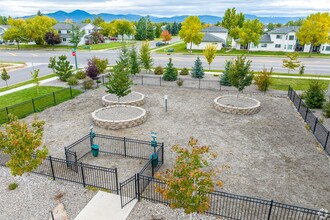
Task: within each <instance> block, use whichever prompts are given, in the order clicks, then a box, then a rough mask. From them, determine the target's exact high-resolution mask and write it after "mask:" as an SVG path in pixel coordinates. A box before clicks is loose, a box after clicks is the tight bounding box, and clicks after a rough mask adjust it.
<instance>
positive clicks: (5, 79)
mask: <svg viewBox="0 0 330 220" xmlns="http://www.w3.org/2000/svg"><path fill="white" fill-rule="evenodd" d="M1 79H2V80H3V81H5V82H6V86H8V83H7V81H8V80H9V79H10V75H9V74H8V73H7V70H6V69H5V68H3V69H2V73H1Z"/></svg>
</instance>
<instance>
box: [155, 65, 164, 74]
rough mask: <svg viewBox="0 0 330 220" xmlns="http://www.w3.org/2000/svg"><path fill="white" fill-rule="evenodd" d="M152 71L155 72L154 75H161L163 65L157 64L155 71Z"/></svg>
mask: <svg viewBox="0 0 330 220" xmlns="http://www.w3.org/2000/svg"><path fill="white" fill-rule="evenodd" d="M154 72H155V75H163V73H164V70H163V67H161V66H157V67H156V68H155V71H154Z"/></svg>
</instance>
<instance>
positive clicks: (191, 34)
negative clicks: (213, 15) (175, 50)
mask: <svg viewBox="0 0 330 220" xmlns="http://www.w3.org/2000/svg"><path fill="white" fill-rule="evenodd" d="M202 28H203V25H202V22H201V21H200V20H199V18H198V16H188V17H187V18H185V19H184V21H183V22H182V27H181V30H180V31H179V36H180V38H181V39H182V40H183V41H184V42H185V43H186V44H188V43H190V52H192V50H191V48H192V44H193V43H194V44H196V45H199V44H200V43H201V42H202V39H203V36H204V34H203V33H201V30H202Z"/></svg>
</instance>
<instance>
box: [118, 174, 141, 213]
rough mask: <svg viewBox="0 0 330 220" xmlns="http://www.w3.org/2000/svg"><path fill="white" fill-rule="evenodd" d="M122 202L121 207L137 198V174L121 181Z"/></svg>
mask: <svg viewBox="0 0 330 220" xmlns="http://www.w3.org/2000/svg"><path fill="white" fill-rule="evenodd" d="M119 185H120V203H121V208H124V207H125V206H126V205H128V204H129V203H130V202H132V201H133V200H134V199H137V194H138V189H137V187H138V186H137V178H136V175H134V176H132V177H131V178H129V179H127V180H125V181H124V182H122V183H120V184H119Z"/></svg>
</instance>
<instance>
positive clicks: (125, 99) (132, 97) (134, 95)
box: [105, 92, 142, 102]
mask: <svg viewBox="0 0 330 220" xmlns="http://www.w3.org/2000/svg"><path fill="white" fill-rule="evenodd" d="M141 98H142V96H141V95H140V94H138V93H135V92H131V93H130V94H128V95H127V96H124V97H121V98H120V100H119V101H120V102H131V101H135V100H138V99H141ZM105 99H106V100H108V101H115V102H116V101H118V97H117V96H116V95H114V94H109V95H107V96H105Z"/></svg>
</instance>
